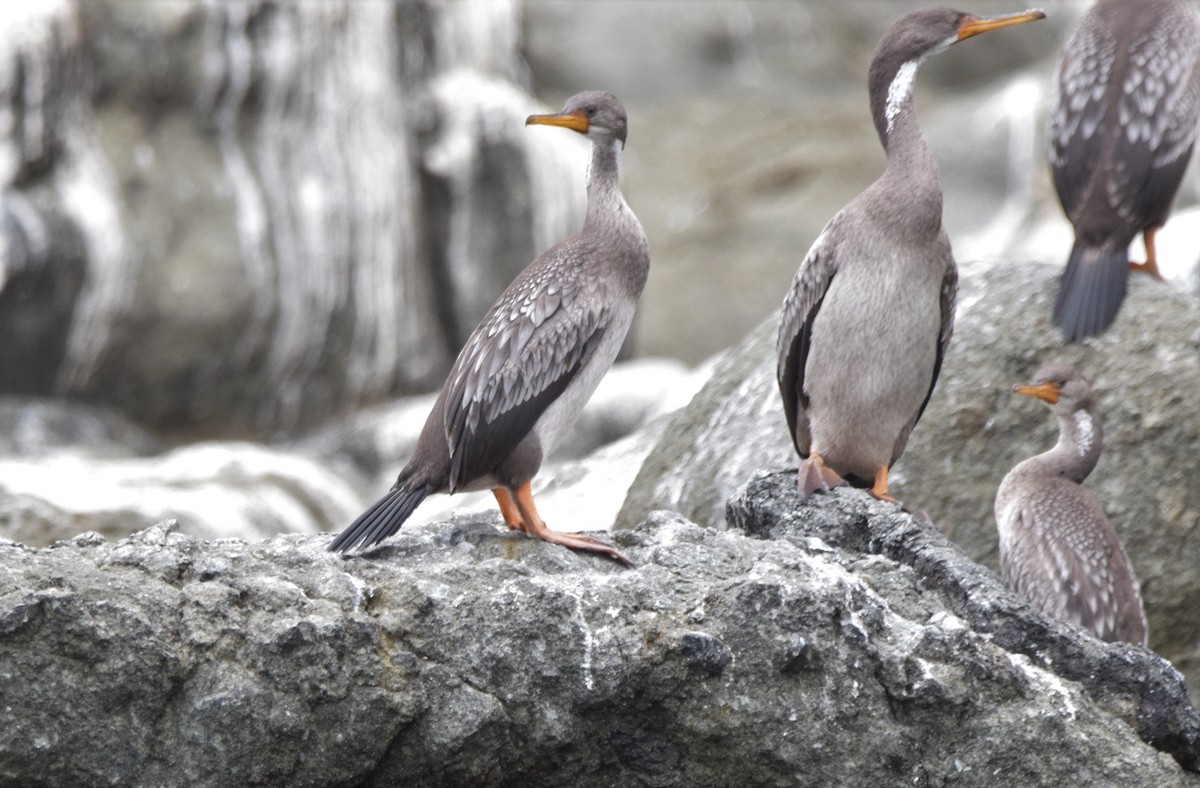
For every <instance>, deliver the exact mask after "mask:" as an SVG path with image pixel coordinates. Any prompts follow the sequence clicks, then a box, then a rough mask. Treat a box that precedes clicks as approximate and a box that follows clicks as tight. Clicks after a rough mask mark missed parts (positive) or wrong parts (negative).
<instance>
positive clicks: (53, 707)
mask: <svg viewBox="0 0 1200 788" xmlns="http://www.w3.org/2000/svg"><path fill="white" fill-rule="evenodd" d="M789 483H790V478H789V476H788V474H783V475H777V476H776V477H773V478H768V479H765V480H758V481H756V482H755V483H754V484H753V485H751V487H750V488H748V489H747V490H746V491H745V492H744V493H742V494H741V495H740V497H739V499H738V501H735V502H734V503H733V505H732V511H733V512H734V513H733V514H731V519H734V520H735V521H737V522H738V523H739V524H741V525H742V526H744V527H745V528H747V530H749V531H751V532H753V533H755V534H758V535H760V536H761V535H766V534H768V533H769V532H772V531H774V532H775V535H776V536H777V537H780V538H774V539H762V538H752V537H749V536H747V535H744V534H741V533H739V532H736V531H714V530H712V529H708V528H702V527H699V526H696V525H693V524H692V523H690V522H687V521H686V520H684V519H682V518H680V517H678V516H677V515H673V514H669V513H656V514H654V515H652V516H651V517H650V518H648V519H647V521H646V522H645V523H644V524H642V525H641V526H640V527H638V528H637V529H635V530H633V531H631V532H627V533H624V534H620V535H618V536H617V539H616V541H617V542H618V544H619V545H620V547H621V549H622V550H624V551H626V552H627V553H629V554H630V555H631V556H632V557H633V558H634V559H635V560H637V561H638V562H639V563H640V565H641V566H640V568H639V569H637V570H634V571H627V570H623V569H621V568H619V567H617V566H615V565H613V564H610V563H606V562H603V561H598V560H596V559H595V558H594V557H588V556H581V555H577V554H574V553H571V552H569V551H567V550H564V549H562V548H559V547H556V546H553V545H548V544H545V543H539V542H536V541H534V540H531V539H528V538H526V537H524V536H520V535H515V534H512V533H509V532H507V531H506V530H505V529H504V528H503V525H502V524H501V522H500V521H499V518H498V517H497V516H491V517H488V518H483V519H480V518H456V519H453V520H451V521H449V522H443V523H439V524H436V525H430V526H422V527H416V528H409V529H405V530H403V531H402V532H401V533H400V534H399V535H398V536H397V537H396V538H395V539H394V540H392V541H390V542H389V543H387V544H386V545H384V546H382V547H380V548H377V549H375V550H372V551H370V552H368V553H366V554H364V555H360V556H356V557H353V558H350V559H348V560H347V559H341V558H338V557H336V556H333V555H331V554H329V553H328V552H326V551H325V549H324V548H325V540H324V539H320V538H315V537H309V536H289V537H279V538H276V539H273V540H271V541H268V542H264V543H261V544H256V545H247V544H245V543H242V542H238V541H233V540H221V541H215V542H205V541H201V540H198V539H195V538H192V537H188V536H184V535H182V534H179V533H177V532H175V531H174V530H173V528H172V527H171V526H170V524H162V525H158V526H155V527H154V528H151V529H149V530H147V531H144V532H142V533H139V534H137V535H135V536H133V537H131V538H129V539H127V540H124V541H121V542H117V543H110V542H105V541H104V540H103V539H101V538H99V537H97V536H94V535H91V536H87V535H85V536H81V537H79V538H77V539H75V540H73V541H71V542H64V543H60V544H58V545H56V546H54V547H53V548H49V549H30V548H26V547H22V546H19V545H13V544H4V543H0V644H2V645H0V654H2V656H0V666H2V675H3V676H4V681H5V702H4V703H3V704H0V724H2V725H3V728H4V730H5V731H6V735H5V736H4V737H0V781H4V782H8V783H18V782H21V783H41V784H158V783H171V784H179V783H186V784H188V785H201V786H202V785H231V784H288V785H333V784H365V785H394V784H420V785H463V784H471V785H514V784H522V785H532V786H541V785H545V786H551V785H564V784H572V785H584V786H590V785H596V786H599V785H660V786H667V785H689V786H719V785H730V784H742V785H751V784H752V785H792V784H796V783H797V782H801V783H805V784H823V785H830V784H893V783H905V784H917V785H941V784H946V783H949V782H954V783H957V784H964V785H985V784H994V782H995V780H996V779H997V775H1003V779H1004V781H1005V782H1011V783H1012V784H1019V785H1030V786H1038V785H1046V786H1050V785H1062V784H1078V783H1083V784H1087V783H1093V784H1094V783H1105V782H1107V783H1109V784H1113V783H1115V784H1122V785H1128V786H1155V787H1156V788H1157V787H1158V786H1182V785H1196V784H1197V782H1198V778H1197V777H1196V775H1195V774H1194V773H1189V772H1188V771H1185V769H1186V770H1193V771H1194V770H1195V768H1196V720H1195V712H1194V711H1192V710H1191V709H1190V707H1188V706H1187V701H1186V696H1185V694H1184V691H1183V688H1182V683H1181V682H1180V680H1179V678H1178V676H1177V675H1176V674H1175V673H1174V671H1172V669H1171V668H1170V666H1169V665H1167V664H1166V663H1165V662H1163V661H1162V660H1161V659H1158V658H1157V657H1155V656H1154V655H1153V654H1151V653H1150V652H1148V651H1146V650H1144V649H1141V648H1138V647H1132V646H1107V645H1104V644H1100V643H1098V642H1097V641H1094V640H1093V639H1091V638H1090V637H1088V636H1086V635H1083V634H1081V633H1079V632H1078V631H1076V630H1072V629H1067V628H1061V627H1057V626H1055V625H1053V624H1051V623H1050V622H1048V621H1046V620H1045V619H1044V618H1042V617H1041V616H1040V615H1038V614H1036V613H1033V612H1032V611H1030V610H1029V609H1028V608H1027V607H1025V606H1023V605H1020V604H1019V603H1017V602H1016V600H1014V599H1012V597H1011V596H1008V595H1007V594H1006V593H1005V592H1004V591H1003V589H1002V588H1001V587H1000V586H999V584H998V581H997V580H996V578H995V577H994V576H993V575H991V574H990V573H989V572H987V571H986V570H982V569H980V568H979V567H977V566H974V565H972V564H970V562H967V561H965V559H963V558H962V557H961V555H957V554H956V552H955V550H954V548H952V547H951V546H949V545H947V544H946V543H945V542H944V541H942V540H940V539H939V538H938V537H937V535H936V534H932V533H931V532H930V531H928V530H927V529H924V528H922V527H921V526H919V525H917V524H915V523H914V521H913V520H912V519H911V518H909V517H906V516H899V515H896V514H895V513H894V511H893V510H892V509H891V508H890V507H881V506H879V505H877V504H873V503H869V502H867V501H866V499H865V498H864V497H863V496H861V495H858V494H853V493H851V494H838V495H836V496H831V497H829V498H827V499H825V500H822V501H821V502H820V505H819V506H817V507H812V508H809V509H807V510H799V514H798V513H797V512H798V510H797V509H796V508H795V505H794V501H792V500H789V494H790V485H789ZM798 521H804V522H807V523H809V525H811V526H812V527H814V528H819V531H814V532H813V533H817V532H819V533H822V534H824V535H825V536H824V538H817V537H815V536H810V535H805V532H802V531H801V530H799V529H798V528H797V527H795V526H796V523H797V522H798ZM839 531H841V532H843V533H845V534H848V535H850V536H852V537H853V536H859V537H864V538H866V540H867V544H863V543H862V542H861V540H859V542H855V540H854V539H853V538H848V539H841V540H840V541H842V542H843V543H845V546H844V547H838V546H836V543H837V541H839V540H838V539H837V538H836V537H837V534H838V532H839ZM875 535H877V537H878V544H875V545H873V544H871V542H872V541H873V539H872V537H873V536H875ZM824 539H828V540H829V541H824ZM880 545H882V546H880ZM891 555H895V557H891ZM976 625H978V627H979V628H978V629H976V628H974V627H975V626H976ZM1022 633H1024V634H1027V635H1028V637H1029V643H1028V644H1023V645H1020V646H1017V645H1011V644H1009V641H1019V640H1020V637H1021V635H1022ZM1048 657H1053V659H1052V661H1050V663H1049V664H1047V658H1048ZM1088 671H1099V672H1096V673H1095V675H1090V674H1089V675H1084V674H1088ZM1072 672H1076V673H1078V674H1079V675H1080V678H1078V679H1077V678H1069V677H1066V676H1067V674H1070V673H1072ZM1139 732H1140V735H1139ZM1147 742H1151V743H1147ZM1167 753H1170V755H1168V754H1167ZM1172 756H1173V757H1172Z"/></svg>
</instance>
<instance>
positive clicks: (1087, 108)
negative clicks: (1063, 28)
mask: <svg viewBox="0 0 1200 788" xmlns="http://www.w3.org/2000/svg"><path fill="white" fill-rule="evenodd" d="M1116 61H1117V40H1116V37H1115V35H1114V34H1113V31H1111V30H1109V29H1108V26H1107V24H1106V23H1105V21H1104V20H1103V19H1102V18H1101V17H1100V16H1098V15H1097V14H1089V15H1088V16H1086V17H1084V20H1083V23H1082V24H1081V25H1080V27H1079V29H1078V30H1077V31H1076V33H1075V35H1074V36H1073V37H1072V38H1071V41H1070V43H1069V44H1068V45H1067V49H1066V52H1065V54H1064V55H1063V60H1062V63H1061V65H1060V66H1059V70H1058V75H1057V79H1056V81H1057V83H1058V86H1057V87H1058V89H1057V90H1056V91H1054V94H1055V95H1054V100H1055V103H1054V106H1052V107H1051V109H1050V130H1049V143H1050V164H1051V168H1052V170H1053V174H1054V187H1055V189H1056V190H1057V191H1058V196H1059V199H1060V200H1062V204H1063V208H1064V209H1065V211H1066V213H1067V215H1068V216H1074V215H1075V214H1076V211H1078V210H1079V208H1080V206H1081V204H1082V201H1083V200H1084V199H1085V198H1086V196H1087V186H1088V184H1089V183H1090V182H1091V180H1092V177H1093V176H1094V174H1095V168H1096V165H1097V163H1098V162H1099V161H1100V159H1101V151H1102V149H1103V147H1104V117H1105V115H1106V114H1107V113H1108V107H1109V101H1110V90H1109V82H1110V77H1111V76H1112V73H1113V69H1114V67H1115V66H1116Z"/></svg>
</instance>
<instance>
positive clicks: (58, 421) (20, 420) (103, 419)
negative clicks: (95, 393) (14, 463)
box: [0, 397, 162, 458]
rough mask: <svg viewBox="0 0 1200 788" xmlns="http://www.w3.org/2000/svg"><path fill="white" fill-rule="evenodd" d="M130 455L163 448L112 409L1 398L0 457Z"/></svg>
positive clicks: (78, 404) (37, 400)
mask: <svg viewBox="0 0 1200 788" xmlns="http://www.w3.org/2000/svg"><path fill="white" fill-rule="evenodd" d="M64 451H69V452H71V453H73V454H75V455H76V456H86V457H93V458H95V457H134V456H139V455H148V454H154V453H157V452H159V451H162V444H161V443H160V442H159V441H158V440H157V439H156V438H155V437H154V436H153V435H151V434H150V433H148V432H146V431H145V430H143V429H142V428H141V427H139V426H138V425H136V424H134V423H133V422H131V421H130V420H129V419H127V418H126V417H125V416H123V415H121V414H120V413H118V412H117V411H114V410H110V409H108V408H102V407H96V406H90V405H83V404H80V403H77V402H65V401H61V400H40V399H22V398H19V397H0V457H44V456H46V455H49V454H56V453H60V452H64Z"/></svg>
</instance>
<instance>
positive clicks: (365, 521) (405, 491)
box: [329, 484, 429, 553]
mask: <svg viewBox="0 0 1200 788" xmlns="http://www.w3.org/2000/svg"><path fill="white" fill-rule="evenodd" d="M426 495H429V487H428V486H427V485H424V484H418V485H415V486H412V487H409V485H407V484H405V485H403V486H401V487H393V488H392V489H391V490H389V491H388V494H387V495H385V496H383V497H382V498H380V499H379V500H378V501H376V502H375V503H374V504H373V505H372V506H371V508H370V509H367V510H366V511H365V512H363V513H362V514H360V515H359V516H358V519H356V520H355V521H354V522H352V523H350V525H349V526H347V527H346V530H344V531H342V532H341V533H340V534H338V537H337V538H336V539H334V540H333V542H332V543H331V544H330V545H329V549H330V550H331V551H332V552H335V553H344V552H347V551H349V550H352V549H354V547H355V546H360V547H370V546H371V545H376V544H379V543H380V542H382V541H383V540H384V539H387V538H388V537H389V536H391V535H392V534H394V533H396V532H397V531H399V530H400V526H402V525H404V521H405V520H407V519H408V518H409V516H410V515H411V514H412V513H413V511H414V510H416V508H417V507H418V506H420V505H421V501H423V500H425V496H426Z"/></svg>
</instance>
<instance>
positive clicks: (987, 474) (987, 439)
mask: <svg viewBox="0 0 1200 788" xmlns="http://www.w3.org/2000/svg"><path fill="white" fill-rule="evenodd" d="M1058 275H1059V270H1058V269H1057V268H1056V267H1051V266H1044V265H1038V264H1031V263H1024V264H1020V263H1008V262H1004V263H1000V262H997V263H974V264H969V265H963V266H961V278H960V285H959V287H960V290H959V298H958V314H957V318H956V323H955V333H954V339H953V342H952V343H951V347H950V352H949V353H948V354H947V356H946V360H945V363H944V365H943V367H942V374H941V378H940V380H939V383H938V386H937V389H936V390H935V391H934V394H933V397H932V399H931V400H930V403H929V407H928V409H927V410H926V411H925V415H924V417H923V419H922V420H921V422H920V423H919V424H918V425H917V427H916V429H915V430H914V431H913V434H912V439H911V440H910V441H909V446H908V450H907V452H906V453H905V455H904V456H903V457H902V458H901V459H900V461H899V463H897V465H896V468H895V473H894V476H893V482H894V485H895V486H894V492H895V494H896V495H897V496H898V497H900V498H901V499H902V500H905V501H906V502H908V503H909V504H911V505H912V506H915V507H918V508H920V509H922V510H924V511H925V512H926V513H928V515H929V516H930V517H931V518H932V519H933V522H935V523H937V524H938V525H939V526H941V527H943V528H944V529H945V530H946V532H947V533H948V534H949V535H950V536H951V537H952V538H953V539H954V540H955V541H957V542H959V543H960V544H961V545H962V546H963V547H964V549H965V550H966V552H967V554H968V555H969V556H970V557H971V558H972V559H974V560H977V561H983V562H985V563H987V564H989V565H991V566H992V567H993V568H994V567H995V563H996V556H995V550H996V546H995V545H996V532H995V523H994V521H993V517H992V501H993V499H994V497H995V491H996V488H997V487H998V486H999V484H1000V480H1001V479H1002V478H1003V477H1004V474H1005V473H1007V472H1008V470H1009V469H1010V468H1012V466H1013V465H1015V464H1016V463H1017V462H1018V461H1020V460H1021V459H1024V458H1026V457H1030V456H1032V455H1033V454H1036V453H1038V452H1040V451H1044V450H1045V449H1047V448H1049V447H1050V446H1051V445H1052V444H1053V443H1054V440H1055V438H1054V436H1055V430H1056V426H1055V422H1054V420H1053V419H1052V418H1050V417H1049V415H1048V414H1047V413H1046V412H1045V409H1044V408H1041V407H1038V406H1037V403H1029V402H1024V401H1020V402H1017V401H1014V400H1013V398H1012V396H1011V395H1010V394H1009V390H1010V389H1011V387H1012V385H1013V384H1014V383H1017V382H1022V381H1024V380H1025V379H1026V378H1027V377H1028V376H1029V375H1032V374H1033V373H1034V372H1035V371H1036V370H1037V369H1038V367H1040V366H1042V364H1044V363H1046V362H1047V361H1050V360H1052V359H1061V360H1064V361H1066V362H1068V363H1071V364H1073V365H1074V366H1075V367H1076V368H1077V369H1079V370H1081V371H1083V373H1084V374H1085V375H1087V376H1088V377H1089V378H1090V379H1091V381H1092V384H1093V387H1094V388H1095V389H1096V391H1097V392H1098V394H1099V397H1100V402H1101V412H1102V414H1103V418H1104V444H1105V449H1104V454H1103V456H1102V457H1101V459H1100V464H1099V466H1098V467H1097V469H1096V471H1095V472H1094V473H1093V474H1092V476H1091V477H1090V478H1089V480H1088V482H1087V484H1088V486H1089V487H1090V488H1092V489H1093V490H1095V492H1096V494H1097V495H1098V496H1099V498H1100V500H1101V502H1102V503H1103V505H1104V506H1105V509H1106V510H1107V512H1108V514H1109V518H1110V519H1111V520H1112V522H1113V525H1114V526H1115V527H1116V529H1117V532H1118V533H1119V534H1120V535H1121V537H1122V539H1123V540H1124V542H1125V546H1126V549H1127V550H1128V552H1129V555H1130V558H1131V559H1132V561H1133V564H1134V568H1135V570H1136V571H1137V574H1138V578H1139V580H1140V581H1141V583H1142V594H1143V599H1144V600H1145V603H1146V610H1147V614H1148V615H1149V619H1150V645H1151V646H1152V647H1153V648H1154V649H1155V650H1156V651H1158V652H1159V653H1160V654H1162V655H1163V656H1165V657H1167V658H1168V659H1170V660H1172V661H1173V662H1174V663H1175V664H1176V665H1177V666H1178V667H1179V668H1180V670H1182V671H1183V672H1184V674H1185V675H1187V676H1188V677H1189V681H1190V683H1191V685H1192V688H1193V693H1194V696H1195V697H1200V646H1198V645H1197V644H1200V619H1198V618H1197V617H1196V615H1195V600H1197V599H1200V561H1197V558H1196V557H1197V555H1200V527H1198V524H1200V485H1197V484H1195V477H1196V473H1197V470H1198V467H1200V466H1198V465H1197V461H1196V458H1197V457H1198V456H1200V399H1197V397H1196V392H1197V391H1200V302H1198V301H1197V300H1196V299H1193V298H1191V297H1189V296H1187V295H1183V294H1180V293H1177V292H1174V291H1172V290H1170V289H1168V288H1166V287H1163V286H1162V285H1159V284H1157V283H1154V282H1151V281H1148V280H1147V279H1146V278H1145V277H1133V278H1132V279H1131V282H1130V293H1129V296H1128V298H1127V299H1126V302H1125V305H1124V307H1123V309H1122V311H1121V313H1120V316H1119V317H1118V319H1117V322H1116V324H1115V325H1114V327H1113V329H1112V330H1110V331H1109V332H1108V333H1107V334H1105V335H1104V336H1103V337H1100V338H1099V339H1095V340H1090V341H1088V342H1086V343H1083V344H1079V345H1072V346H1064V345H1063V344H1062V340H1061V337H1060V335H1059V333H1058V332H1057V330H1056V329H1054V328H1053V327H1052V326H1051V325H1050V323H1049V315H1050V307H1051V304H1052V302H1053V298H1054V292H1055V288H1056V287H1057V279H1058ZM775 330H776V327H775V321H774V319H771V320H768V321H766V323H764V324H763V325H762V326H760V327H759V328H758V329H757V330H756V331H754V332H753V333H752V334H751V335H750V336H749V337H748V338H747V339H746V340H745V341H744V342H743V343H741V344H740V345H739V346H737V347H735V348H733V349H732V350H730V351H729V352H728V353H726V354H725V355H724V356H723V357H722V358H721V360H720V361H719V362H718V364H717V368H716V371H715V372H714V374H713V377H712V379H711V380H710V381H709V382H708V384H706V386H705V387H704V389H702V390H701V392H700V393H699V394H698V395H697V396H696V398H695V399H694V400H693V402H692V403H691V404H690V405H689V406H688V407H687V408H686V409H684V410H683V411H681V412H680V413H679V415H678V416H677V417H676V419H675V421H674V423H673V424H671V425H670V426H669V427H668V428H667V430H666V431H665V432H664V435H663V439H662V440H661V441H660V443H659V445H658V446H657V447H656V448H655V449H654V450H653V451H651V453H650V455H649V456H648V457H647V459H646V462H645V463H644V465H643V467H642V470H641V472H640V474H639V476H638V478H637V480H636V481H635V482H634V484H633V486H632V488H631V489H630V493H629V496H628V498H627V500H626V502H625V505H624V507H623V508H622V513H621V515H620V516H619V518H618V527H628V526H630V525H633V524H634V523H636V522H637V520H638V518H639V517H640V513H641V512H645V511H649V510H651V509H658V508H665V509H671V510H673V511H678V512H680V513H681V514H682V515H683V516H685V517H688V518H689V519H691V520H693V521H694V522H697V523H700V524H702V525H707V526H710V527H720V526H721V524H722V523H723V522H724V514H725V511H724V508H725V500H726V498H727V497H728V496H729V495H730V494H731V493H732V492H733V491H734V490H735V489H736V488H737V487H738V485H740V484H741V483H742V482H743V481H744V480H745V479H747V478H749V477H750V476H751V475H752V474H754V473H755V472H756V471H759V470H763V469H771V468H783V467H788V466H791V467H795V465H796V463H797V458H796V455H795V451H794V449H793V448H792V445H791V441H790V440H789V438H788V435H787V427H786V423H785V421H784V418H783V411H782V407H781V406H780V405H779V393H778V387H777V385H776V383H775V360H774V359H775V351H774V343H775Z"/></svg>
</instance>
